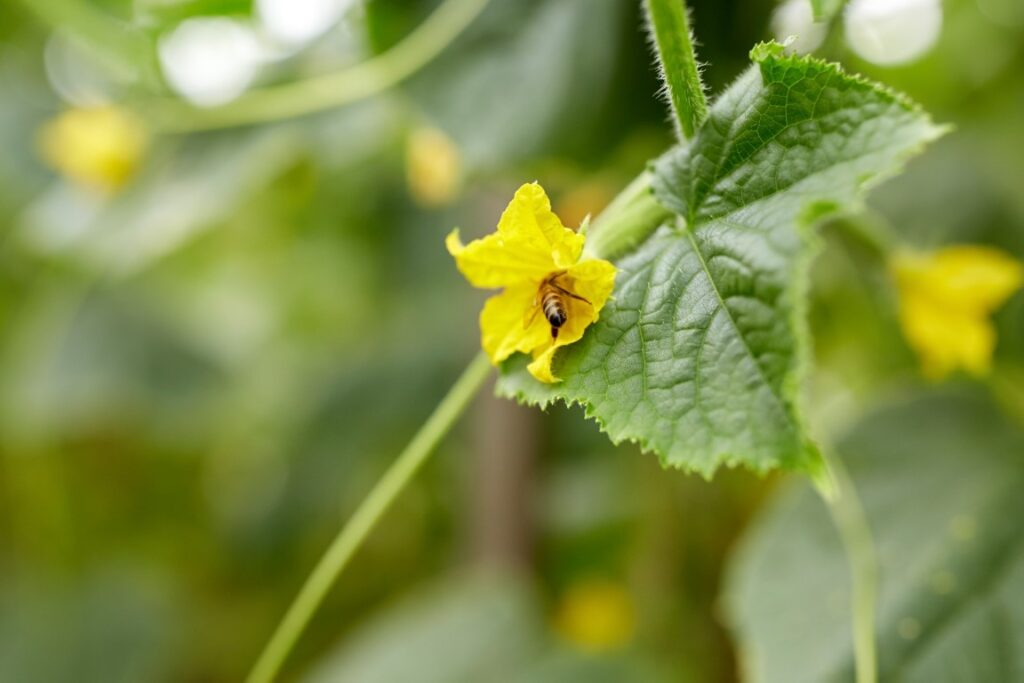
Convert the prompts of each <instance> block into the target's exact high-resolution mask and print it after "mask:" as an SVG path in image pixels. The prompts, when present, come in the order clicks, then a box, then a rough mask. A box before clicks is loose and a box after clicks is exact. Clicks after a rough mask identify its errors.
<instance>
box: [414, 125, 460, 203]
mask: <svg viewBox="0 0 1024 683" xmlns="http://www.w3.org/2000/svg"><path fill="white" fill-rule="evenodd" d="M405 175H406V181H407V182H408V183H409V192H410V193H411V194H412V196H413V199H415V200H416V201H417V203H419V204H420V205H422V206H427V207H437V206H444V205H445V204H450V203H451V202H452V201H453V200H454V199H455V198H456V197H457V196H458V194H459V189H460V188H461V186H462V155H461V154H459V148H458V147H457V146H456V145H455V143H454V142H453V141H452V139H451V138H449V137H448V136H447V135H445V134H444V133H443V132H442V131H440V130H438V129H436V128H418V129H416V130H414V131H413V132H412V134H410V135H409V140H408V142H407V144H406V148H405Z"/></svg>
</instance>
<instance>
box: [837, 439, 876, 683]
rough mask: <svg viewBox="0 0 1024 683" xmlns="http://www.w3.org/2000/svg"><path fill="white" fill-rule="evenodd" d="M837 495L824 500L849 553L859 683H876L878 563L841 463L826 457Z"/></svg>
mask: <svg viewBox="0 0 1024 683" xmlns="http://www.w3.org/2000/svg"><path fill="white" fill-rule="evenodd" d="M826 461H827V464H828V467H829V468H830V469H831V471H832V475H833V477H834V479H835V482H836V485H837V488H838V492H837V495H834V496H831V497H829V496H823V498H824V500H825V503H826V504H827V505H828V507H829V511H830V512H831V514H832V519H833V521H834V522H835V525H836V528H837V529H838V530H839V536H840V538H841V539H842V541H843V547H844V548H845V549H846V558H847V562H848V563H849V567H850V583H851V592H850V606H851V612H852V626H853V653H854V665H855V669H856V681H857V683H876V682H877V680H878V660H877V655H876V652H875V603H876V602H877V599H878V560H877V558H876V557H875V543H874V539H873V538H872V535H871V527H870V525H869V524H868V518H867V515H866V514H865V513H864V506H863V505H862V504H861V501H860V498H859V497H858V496H857V489H856V487H855V486H854V483H853V480H852V479H850V475H849V474H848V473H847V471H846V468H845V467H844V466H843V463H842V461H841V460H840V459H839V458H837V457H832V456H830V455H826Z"/></svg>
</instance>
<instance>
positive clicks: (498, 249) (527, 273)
mask: <svg viewBox="0 0 1024 683" xmlns="http://www.w3.org/2000/svg"><path fill="white" fill-rule="evenodd" d="M445 246H446V247H447V248H448V253H450V254H451V255H452V256H454V257H455V264H456V265H457V266H458V268H459V272H461V273H462V274H463V275H464V276H465V277H466V279H467V280H469V283H470V284H471V285H473V286H474V287H483V288H488V289H491V288H495V289H496V288H498V287H508V286H510V285H516V284H522V283H524V282H533V283H534V285H535V286H536V284H539V283H540V281H541V280H542V279H544V277H546V276H547V274H548V273H550V272H551V271H552V270H553V269H554V262H553V261H552V259H551V258H550V256H549V255H547V254H545V253H544V252H541V251H537V250H535V249H532V248H527V247H524V246H523V245H522V244H521V240H516V239H506V238H505V237H503V236H502V235H500V234H491V235H488V236H487V237H484V238H482V239H478V240H473V241H472V242H470V243H469V244H466V245H463V244H462V241H461V240H460V239H459V231H458V230H457V229H456V230H452V231H451V232H450V233H449V234H448V237H447V239H445Z"/></svg>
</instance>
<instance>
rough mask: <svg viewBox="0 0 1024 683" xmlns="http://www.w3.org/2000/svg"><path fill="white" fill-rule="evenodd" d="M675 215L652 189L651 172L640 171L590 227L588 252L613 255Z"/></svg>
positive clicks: (595, 254)
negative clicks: (655, 196)
mask: <svg viewBox="0 0 1024 683" xmlns="http://www.w3.org/2000/svg"><path fill="white" fill-rule="evenodd" d="M671 217H672V212H671V211H669V210H668V209H666V208H665V207H663V206H662V205H661V204H659V203H658V201H657V200H656V199H655V198H654V195H653V194H652V192H651V176H650V174H649V173H646V172H645V173H641V174H640V175H639V176H637V177H636V179H635V180H633V182H632V183H630V184H629V185H628V186H627V187H626V189H624V190H623V191H622V192H620V193H619V195H618V196H617V197H616V198H615V199H613V200H612V203H611V204H609V205H608V207H607V208H606V209H605V210H604V211H602V212H601V215H599V216H598V217H597V219H596V220H595V221H594V223H593V224H592V225H591V226H590V228H589V229H588V230H587V242H586V246H584V250H585V252H586V254H587V255H588V256H594V257H597V258H604V259H614V258H616V257H618V256H620V255H622V254H624V253H626V252H627V251H629V250H630V249H633V248H634V247H636V246H637V245H638V244H640V243H641V242H643V241H644V240H645V239H646V238H647V236H648V235H650V234H651V233H652V232H653V231H654V230H655V229H656V228H657V227H658V226H659V225H662V224H663V223H665V221H667V220H669V219H670V218H671Z"/></svg>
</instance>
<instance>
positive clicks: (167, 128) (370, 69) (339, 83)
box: [139, 0, 488, 133]
mask: <svg viewBox="0 0 1024 683" xmlns="http://www.w3.org/2000/svg"><path fill="white" fill-rule="evenodd" d="M487 2H488V0H445V2H444V3H443V4H442V5H441V6H440V7H438V8H437V9H436V10H435V11H434V13H433V14H431V15H430V16H429V17H427V19H426V20H425V21H424V22H423V23H422V24H420V25H419V26H418V27H417V28H416V29H415V30H414V31H413V32H412V33H410V34H409V35H408V36H406V37H405V38H404V39H403V40H402V41H401V42H399V43H398V44H397V45H395V46H394V47H392V48H391V49H389V50H388V51H386V52H384V53H382V54H380V55H377V56H376V57H372V58H370V59H368V60H366V61H364V62H362V63H360V64H357V65H355V66H352V67H350V68H347V69H345V70H343V71H339V72H337V73H333V74H327V75H322V76H316V77H312V78H308V79H306V80H302V81H296V82H294V83H287V84H284V85H279V86H274V87H269V88H264V89H262V90H252V91H249V92H248V93H246V94H244V95H242V96H241V97H239V98H238V99H236V100H234V101H233V102H230V103H228V104H225V105H223V106H220V107H215V108H212V109H201V108H198V107H195V106H192V105H190V104H188V103H186V102H183V101H181V100H177V99H164V100H156V101H151V102H149V103H140V105H139V106H140V108H141V109H142V110H143V113H145V114H146V115H147V118H149V120H151V121H154V122H155V126H156V127H157V128H159V129H160V130H162V131H164V132H170V133H182V132H189V131H198V130H212V129H217V128H229V127H232V126H241V125H247V124H252V123H263V122H267V121H276V120H280V119H287V118H292V117H296V116H302V115H304V114H311V113H314V112H318V111H324V110H326V109H332V108H334V107H339V106H341V105H344V104H349V103H351V102H355V101H357V100H361V99H365V98H367V97H370V96H372V95H375V94H377V93H379V92H382V91H384V90H387V89H388V88H390V87H391V86H393V85H396V84H397V83H399V82H401V81H403V80H405V79H406V78H408V77H409V76H411V75H412V74H414V73H416V72H417V71H419V70H420V69H421V68H423V67H424V66H425V65H426V64H427V63H429V62H430V61H431V60H432V59H434V58H435V57H436V56H437V55H438V54H440V53H441V52H442V51H443V50H444V49H445V48H446V47H448V46H449V45H450V44H451V43H452V41H454V40H455V38H457V37H458V36H459V34H460V33H462V31H463V30H464V29H465V28H466V27H467V26H469V25H470V24H471V23H472V22H473V20H474V19H476V18H477V17H478V16H479V15H480V13H481V12H482V11H483V9H484V8H485V7H486V6H487Z"/></svg>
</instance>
